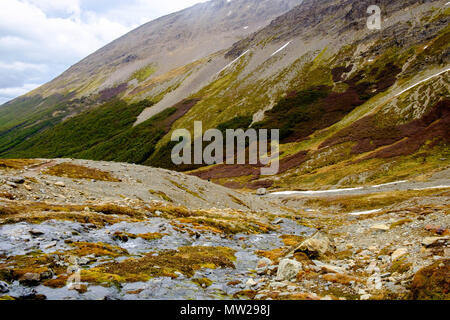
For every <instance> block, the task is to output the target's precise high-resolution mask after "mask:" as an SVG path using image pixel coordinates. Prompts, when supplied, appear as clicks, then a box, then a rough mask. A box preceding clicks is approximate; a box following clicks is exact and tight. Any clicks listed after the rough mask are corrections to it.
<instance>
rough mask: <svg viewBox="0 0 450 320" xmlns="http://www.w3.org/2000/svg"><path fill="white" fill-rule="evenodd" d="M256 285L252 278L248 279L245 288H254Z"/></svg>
mask: <svg viewBox="0 0 450 320" xmlns="http://www.w3.org/2000/svg"><path fill="white" fill-rule="evenodd" d="M257 284H258V283H257V282H256V281H255V280H253V279H252V278H250V279H248V281H247V282H246V283H245V285H246V286H247V287H254V286H256V285H257Z"/></svg>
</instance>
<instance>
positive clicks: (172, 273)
mask: <svg viewBox="0 0 450 320" xmlns="http://www.w3.org/2000/svg"><path fill="white" fill-rule="evenodd" d="M235 259H236V258H235V256H234V250H232V249H230V248H224V247H181V248H179V249H178V250H177V251H175V250H168V251H163V252H160V253H158V254H157V255H156V254H154V253H149V254H148V255H146V256H145V257H143V258H140V259H134V258H132V259H128V260H125V261H122V262H112V263H107V264H104V265H101V266H99V267H96V268H93V269H90V270H83V271H82V273H81V277H82V281H83V282H89V283H97V284H102V285H113V284H114V283H123V282H140V281H148V280H150V279H151V278H153V277H172V278H177V275H176V272H181V273H183V274H184V275H186V276H188V277H192V276H193V275H194V274H195V272H196V271H197V270H200V269H203V268H209V269H215V268H234V264H233V261H235Z"/></svg>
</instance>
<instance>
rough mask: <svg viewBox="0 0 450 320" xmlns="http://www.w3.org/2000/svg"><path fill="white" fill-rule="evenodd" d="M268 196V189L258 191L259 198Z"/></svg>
mask: <svg viewBox="0 0 450 320" xmlns="http://www.w3.org/2000/svg"><path fill="white" fill-rule="evenodd" d="M266 194H267V189H266V188H260V189H258V190H257V191H256V195H258V196H265V195H266Z"/></svg>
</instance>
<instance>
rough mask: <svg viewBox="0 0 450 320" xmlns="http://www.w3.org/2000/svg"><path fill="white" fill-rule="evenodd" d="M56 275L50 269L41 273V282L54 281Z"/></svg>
mask: <svg viewBox="0 0 450 320" xmlns="http://www.w3.org/2000/svg"><path fill="white" fill-rule="evenodd" d="M54 275H55V273H54V272H53V270H51V269H48V270H47V271H44V272H41V274H40V280H47V279H52V278H53V276H54Z"/></svg>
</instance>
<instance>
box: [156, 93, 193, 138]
mask: <svg viewBox="0 0 450 320" xmlns="http://www.w3.org/2000/svg"><path fill="white" fill-rule="evenodd" d="M199 101H200V99H187V100H183V101H181V102H179V103H177V104H176V105H174V106H173V107H174V108H176V109H177V111H176V112H175V113H174V114H172V115H171V116H169V117H168V118H166V119H165V120H164V121H163V122H161V123H160V124H159V125H160V126H161V128H162V129H164V131H166V132H168V131H169V130H170V128H171V127H172V124H173V123H174V122H175V121H177V120H178V119H180V118H181V117H182V116H184V115H185V114H186V113H188V112H189V110H191V108H192V107H193V106H195V105H196V104H197V102H199Z"/></svg>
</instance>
